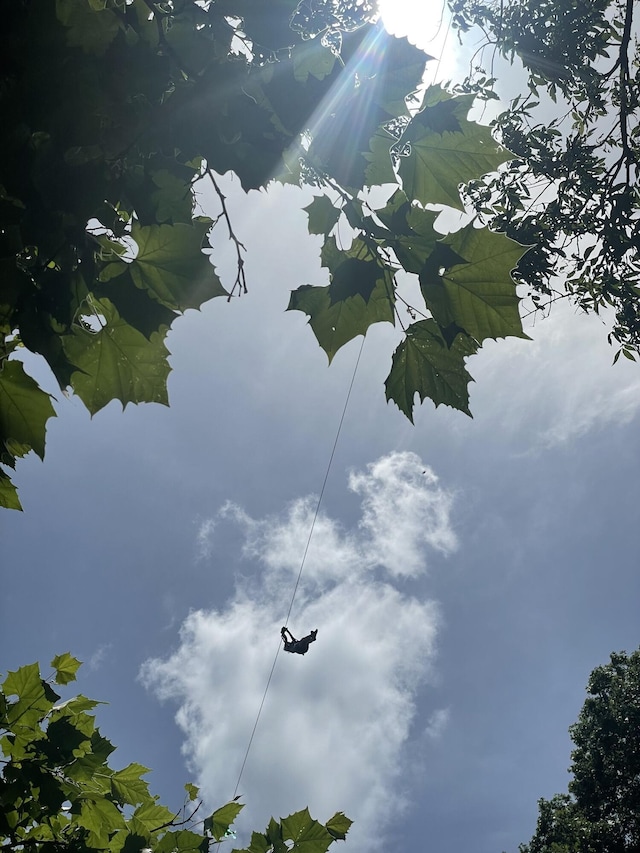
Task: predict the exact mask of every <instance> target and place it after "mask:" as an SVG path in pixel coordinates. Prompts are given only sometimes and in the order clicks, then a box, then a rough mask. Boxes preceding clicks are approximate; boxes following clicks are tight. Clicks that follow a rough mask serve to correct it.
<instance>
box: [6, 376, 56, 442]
mask: <svg viewBox="0 0 640 853" xmlns="http://www.w3.org/2000/svg"><path fill="white" fill-rule="evenodd" d="M51 417H55V411H54V409H53V406H52V405H51V397H50V395H49V394H46V393H45V392H44V391H42V389H41V388H40V387H39V386H38V383H37V382H35V380H33V379H32V378H31V377H30V376H27V374H26V373H25V372H24V369H23V367H22V363H21V362H19V361H5V362H4V364H3V365H2V368H1V369H0V440H1V441H5V442H6V441H7V439H11V440H13V441H15V442H17V443H18V444H22V445H28V447H30V448H32V449H33V450H35V452H36V453H37V454H38V456H39V457H40V458H41V459H43V458H44V443H45V434H46V423H47V421H48V420H49V418H51Z"/></svg>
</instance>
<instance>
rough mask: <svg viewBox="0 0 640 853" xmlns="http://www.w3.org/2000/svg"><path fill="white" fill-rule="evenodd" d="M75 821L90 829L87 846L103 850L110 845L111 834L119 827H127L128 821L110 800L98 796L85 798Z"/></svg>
mask: <svg viewBox="0 0 640 853" xmlns="http://www.w3.org/2000/svg"><path fill="white" fill-rule="evenodd" d="M75 822H76V823H77V824H78V825H79V826H83V827H84V828H85V829H87V830H89V836H88V838H87V846H88V847H90V848H91V847H93V848H96V849H98V850H103V849H105V848H107V847H108V846H109V836H110V835H111V834H112V833H114V832H115V831H116V830H118V829H126V822H125V819H124V817H123V815H122V814H121V813H120V811H119V810H118V808H117V807H116V806H115V805H114V804H113V803H112V802H110V801H109V800H107V799H104V798H102V797H101V798H99V799H98V798H96V799H91V800H83V801H82V805H81V807H80V814H79V815H77V816H76V818H75Z"/></svg>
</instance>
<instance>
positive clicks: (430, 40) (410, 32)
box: [378, 0, 446, 53]
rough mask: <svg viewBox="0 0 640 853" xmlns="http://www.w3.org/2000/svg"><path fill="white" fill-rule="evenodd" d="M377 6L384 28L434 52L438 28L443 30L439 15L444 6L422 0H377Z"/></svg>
mask: <svg viewBox="0 0 640 853" xmlns="http://www.w3.org/2000/svg"><path fill="white" fill-rule="evenodd" d="M378 8H379V9H380V16H381V18H382V20H383V22H384V25H385V28H386V29H387V30H388V32H390V33H391V34H392V35H395V36H406V37H407V38H408V39H409V41H411V42H412V43H413V44H415V45H416V46H417V47H420V48H422V49H423V50H426V51H427V52H429V53H433V52H434V47H433V44H434V41H435V40H437V39H438V30H439V29H440V30H443V29H445V28H446V21H445V27H444V28H443V27H442V25H441V20H440V19H441V16H442V13H443V12H444V11H445V8H444V6H443V7H441V8H438V6H437V5H436V4H429V3H425V2H424V0H379V4H378Z"/></svg>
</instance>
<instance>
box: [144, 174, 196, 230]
mask: <svg viewBox="0 0 640 853" xmlns="http://www.w3.org/2000/svg"><path fill="white" fill-rule="evenodd" d="M152 180H153V183H154V184H155V185H156V187H157V188H158V189H156V190H155V191H154V192H153V193H151V199H150V201H151V204H152V205H153V206H154V207H155V211H156V219H157V221H158V222H167V221H169V220H171V221H172V222H185V223H188V222H191V215H192V212H193V198H192V191H191V186H190V183H189V181H185V179H184V178H180V177H178V176H177V175H174V174H172V173H171V172H170V171H169V170H168V169H159V170H158V171H157V172H154V174H153V176H152Z"/></svg>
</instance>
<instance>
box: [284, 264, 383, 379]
mask: <svg viewBox="0 0 640 853" xmlns="http://www.w3.org/2000/svg"><path fill="white" fill-rule="evenodd" d="M329 288H330V285H329V286H328V287H313V286H311V285H308V284H307V285H302V286H301V287H299V288H298V289H297V290H294V291H293V292H292V293H291V299H290V300H289V306H288V308H287V310H288V311H304V313H305V314H307V315H308V316H309V324H310V326H311V328H312V329H313V332H314V334H315V336H316V338H317V339H318V343H319V344H320V346H321V347H322V349H323V350H324V351H325V352H326V354H327V356H328V358H329V361H330V362H331V360H332V359H333V357H334V355H335V354H336V353H337V352H338V350H339V349H340V347H342V346H344V345H345V344H346V343H348V342H349V341H350V340H352V339H353V338H355V337H357V336H358V335H364V334H366V332H367V329H368V328H369V326H371V325H372V323H393V322H394V315H393V292H392V291H391V292H389V289H388V285H387V283H386V281H385V280H384V279H382V278H381V279H378V281H377V283H376V286H375V288H374V289H373V291H372V292H371V295H370V297H369V299H368V300H367V301H365V300H364V299H363V298H362V296H361V295H360V294H357V295H356V296H352V297H351V298H348V299H345V300H344V301H340V302H333V303H332V301H331V296H330V290H329Z"/></svg>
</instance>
